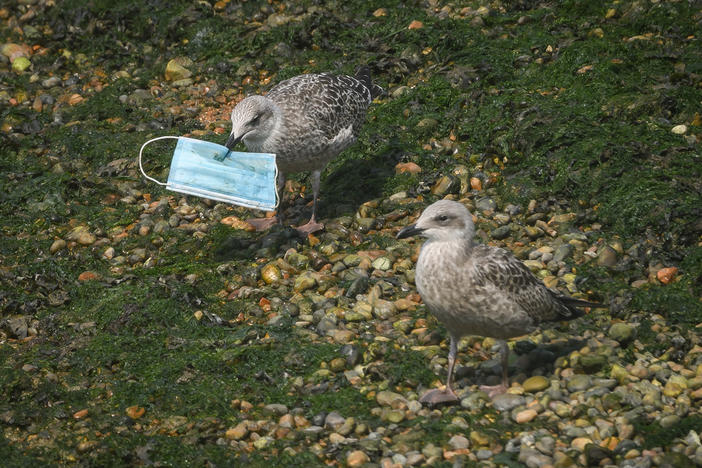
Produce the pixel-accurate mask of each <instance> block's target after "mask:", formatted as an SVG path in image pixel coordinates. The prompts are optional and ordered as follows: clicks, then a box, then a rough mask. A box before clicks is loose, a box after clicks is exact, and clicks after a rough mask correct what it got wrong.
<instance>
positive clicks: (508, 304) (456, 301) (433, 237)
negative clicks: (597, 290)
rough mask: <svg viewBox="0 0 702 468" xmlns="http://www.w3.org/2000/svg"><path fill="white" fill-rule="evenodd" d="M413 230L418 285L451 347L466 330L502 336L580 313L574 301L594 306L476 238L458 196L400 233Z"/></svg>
mask: <svg viewBox="0 0 702 468" xmlns="http://www.w3.org/2000/svg"><path fill="white" fill-rule="evenodd" d="M416 234H420V235H422V236H424V237H426V238H427V241H426V242H425V243H424V245H423V246H422V250H421V252H420V254H419V259H418V260H417V269H416V275H415V278H416V283H417V290H418V291H419V294H420V295H421V297H422V300H423V301H424V303H425V304H426V305H427V308H428V309H429V310H430V311H431V313H432V314H434V315H435V316H436V317H437V318H438V319H439V321H441V322H442V323H443V324H444V325H445V326H446V329H447V330H448V332H449V334H450V336H451V347H452V350H454V349H455V346H456V341H457V340H458V339H460V337H461V336H464V335H481V336H490V337H494V338H497V339H500V340H505V339H508V338H513V337H516V336H520V335H524V334H527V333H530V332H532V331H533V330H534V329H536V328H537V327H538V326H539V325H540V324H542V323H544V322H552V321H560V320H570V319H573V318H576V317H580V316H581V315H582V314H583V312H582V311H581V310H579V309H577V308H576V306H592V307H594V306H598V304H594V303H590V302H587V301H580V300H578V299H574V298H570V297H567V296H564V295H562V294H561V293H559V292H558V291H555V290H551V289H549V288H547V287H546V286H545V285H544V284H543V283H542V282H541V281H539V280H538V279H537V278H536V277H535V276H534V275H533V274H532V273H531V271H530V270H529V269H528V268H527V267H526V266H525V265H524V264H523V263H522V262H520V261H519V260H518V259H516V258H515V257H514V256H513V255H512V253H510V252H508V251H506V250H504V249H501V248H497V247H491V246H488V245H480V244H475V243H474V242H473V237H474V235H475V228H474V226H473V220H472V216H471V214H470V212H469V211H468V210H467V209H466V208H465V207H464V206H463V205H462V204H460V203H458V202H454V201H448V200H441V201H438V202H436V203H434V204H432V205H431V206H429V207H428V208H427V209H426V210H424V212H423V213H422V215H421V216H420V217H419V219H418V220H417V223H416V224H413V225H411V226H407V227H406V228H404V229H403V230H402V231H400V233H398V237H399V238H403V237H408V236H411V235H416ZM503 349H504V348H503ZM450 357H451V356H450ZM453 357H454V358H455V352H454V356H453ZM503 362H504V361H503ZM451 370H452V366H451ZM505 371H506V370H505ZM449 378H450V375H449ZM505 378H506V374H505Z"/></svg>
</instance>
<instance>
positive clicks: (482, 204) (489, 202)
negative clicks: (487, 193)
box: [475, 197, 497, 211]
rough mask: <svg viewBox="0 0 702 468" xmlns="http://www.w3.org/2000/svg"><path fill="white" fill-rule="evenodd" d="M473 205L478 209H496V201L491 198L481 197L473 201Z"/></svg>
mask: <svg viewBox="0 0 702 468" xmlns="http://www.w3.org/2000/svg"><path fill="white" fill-rule="evenodd" d="M475 207H476V208H477V209H478V210H480V211H495V210H496V209H497V203H496V202H495V200H493V199H492V198H489V197H483V198H479V199H478V200H477V201H476V202H475Z"/></svg>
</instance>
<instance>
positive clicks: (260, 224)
mask: <svg viewBox="0 0 702 468" xmlns="http://www.w3.org/2000/svg"><path fill="white" fill-rule="evenodd" d="M246 222H247V223H249V224H250V225H252V226H253V227H255V228H256V230H257V231H265V230H266V229H269V228H270V227H271V226H273V225H274V224H275V223H277V222H278V218H277V217H275V216H273V217H271V218H252V219H247V220H246Z"/></svg>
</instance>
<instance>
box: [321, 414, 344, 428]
mask: <svg viewBox="0 0 702 468" xmlns="http://www.w3.org/2000/svg"><path fill="white" fill-rule="evenodd" d="M345 422H346V419H345V418H344V417H343V416H342V415H341V414H339V413H338V412H336V411H332V412H331V413H329V414H327V417H326V418H324V427H325V428H327V429H330V430H332V431H338V429H339V428H340V427H341V426H343V425H344V423H345Z"/></svg>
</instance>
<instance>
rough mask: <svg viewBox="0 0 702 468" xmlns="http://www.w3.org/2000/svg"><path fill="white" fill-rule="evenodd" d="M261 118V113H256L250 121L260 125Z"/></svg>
mask: <svg viewBox="0 0 702 468" xmlns="http://www.w3.org/2000/svg"><path fill="white" fill-rule="evenodd" d="M259 120H261V114H258V115H256V117H254V118H253V119H251V122H249V123H250V124H251V125H258V121H259Z"/></svg>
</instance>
